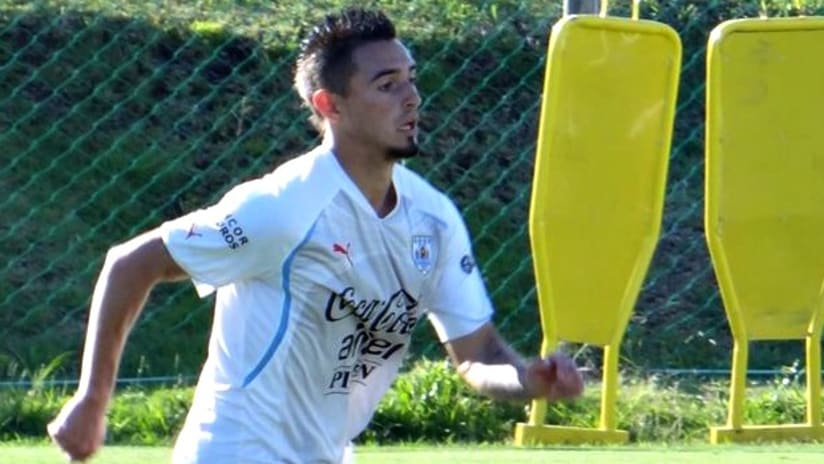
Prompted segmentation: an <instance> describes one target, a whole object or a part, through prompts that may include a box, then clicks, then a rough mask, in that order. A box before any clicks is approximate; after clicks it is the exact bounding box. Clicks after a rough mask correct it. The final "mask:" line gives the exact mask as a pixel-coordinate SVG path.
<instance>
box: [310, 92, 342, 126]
mask: <svg viewBox="0 0 824 464" xmlns="http://www.w3.org/2000/svg"><path fill="white" fill-rule="evenodd" d="M336 97H337V96H336V95H335V94H333V93H332V92H330V91H329V90H327V89H318V90H315V93H313V94H312V106H314V107H315V110H316V111H317V112H318V113H320V115H321V117H323V119H326V120H327V121H329V122H335V121H337V119H338V117H339V115H340V112H339V111H338V105H337V98H336Z"/></svg>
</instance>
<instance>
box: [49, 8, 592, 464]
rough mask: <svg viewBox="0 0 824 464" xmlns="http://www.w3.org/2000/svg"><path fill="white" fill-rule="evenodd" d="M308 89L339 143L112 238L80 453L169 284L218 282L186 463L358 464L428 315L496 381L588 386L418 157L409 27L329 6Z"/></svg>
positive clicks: (71, 449)
mask: <svg viewBox="0 0 824 464" xmlns="http://www.w3.org/2000/svg"><path fill="white" fill-rule="evenodd" d="M295 87H296V88H297V91H298V93H299V94H300V96H301V97H302V98H303V100H304V101H305V103H306V105H307V106H308V107H309V108H310V109H311V111H312V120H313V123H314V124H315V125H316V127H317V128H318V129H319V130H320V131H321V132H322V133H323V142H322V143H321V145H319V146H318V147H316V148H314V149H313V150H311V151H309V152H308V153H306V154H304V155H302V156H299V157H297V158H295V159H293V160H291V161H289V162H287V163H285V164H283V165H282V166H280V167H279V168H277V169H276V170H275V171H273V172H272V173H271V174H269V175H266V176H263V177H261V178H259V179H256V180H252V181H249V182H246V183H243V184H241V185H239V186H237V187H235V188H234V189H233V190H231V191H230V192H229V193H228V194H226V195H225V196H224V197H223V198H222V199H221V200H220V201H219V202H218V203H217V204H215V205H212V206H209V207H207V208H205V209H201V210H198V211H194V212H192V213H189V214H187V215H184V216H182V217H180V218H178V219H174V220H171V221H169V222H166V223H164V224H162V225H160V227H158V228H156V229H154V230H151V231H149V232H146V233H144V234H142V235H139V236H137V237H135V238H133V239H131V240H129V241H127V242H126V243H123V244H120V245H117V246H114V247H112V248H111V249H110V250H109V252H108V254H107V256H106V260H105V264H104V265H103V269H102V270H101V272H100V275H99V277H98V281H97V284H96V286H95V289H94V294H93V298H92V303H91V308H90V319H89V323H88V331H87V334H86V341H85V347H84V353H83V363H82V372H81V375H80V384H79V386H78V390H77V392H76V393H75V394H74V396H73V397H72V399H71V400H70V401H69V402H68V403H67V404H66V405H65V406H64V407H63V409H62V410H61V411H60V413H59V415H58V416H57V417H56V418H55V419H54V420H53V421H52V422H51V423H50V424H49V427H48V431H49V434H50V435H51V437H52V439H53V440H54V441H55V442H56V443H57V445H58V446H59V447H60V448H62V449H63V451H64V452H65V453H66V454H68V456H69V457H70V458H72V459H80V460H82V459H85V458H87V457H89V456H91V455H92V454H93V453H94V452H95V451H96V450H97V449H98V448H99V447H100V446H101V444H102V441H103V437H104V433H105V432H104V431H105V414H106V408H107V404H108V402H109V400H110V398H111V395H112V390H113V386H114V383H115V377H116V372H117V367H118V363H119V360H120V357H121V354H122V351H123V346H124V343H125V340H126V336H127V333H128V332H129V330H130V328H131V326H132V325H133V323H134V321H135V319H136V318H137V317H138V315H139V313H140V311H141V308H142V306H143V304H144V302H145V300H146V298H147V296H148V294H149V292H150V291H151V289H152V287H153V286H154V285H155V284H157V283H159V282H163V281H171V280H181V279H185V278H188V279H191V281H192V282H193V283H194V287H195V288H196V290H197V292H198V293H199V294H200V295H201V296H206V295H209V294H211V293H213V292H214V293H216V296H215V313H214V323H213V328H212V333H211V337H210V341H209V354H208V358H207V360H206V362H205V364H204V366H203V370H202V372H201V375H200V378H199V380H198V384H197V388H196V391H195V395H194V400H193V404H192V406H191V409H190V411H189V414H188V416H187V419H186V422H185V425H184V426H183V429H182V431H181V432H180V434H179V436H178V438H177V442H176V445H175V449H174V452H173V460H174V462H176V463H181V464H183V463H208V464H221V463H226V464H229V463H231V464H239V463H275V462H291V463H305V462H325V463H339V462H347V461H349V460H351V458H352V449H351V440H352V439H353V438H355V437H356V436H357V435H358V434H359V433H360V432H361V431H362V430H363V429H364V428H365V427H366V426H367V424H368V422H369V420H370V418H371V416H372V414H373V412H374V410H375V408H376V406H377V404H378V402H379V400H380V398H381V397H382V395H383V394H384V393H385V392H386V390H387V389H388V388H389V386H390V385H391V383H392V381H393V379H394V378H395V377H396V375H397V373H398V368H399V366H400V364H401V361H402V359H403V358H404V355H405V354H406V352H407V349H408V348H409V341H410V335H411V333H412V331H413V329H414V328H415V326H416V325H417V324H418V323H419V321H421V319H422V318H424V316H426V317H427V318H428V320H429V321H430V322H431V324H432V325H433V327H434V330H435V332H436V333H437V336H438V337H439V339H440V340H441V341H442V342H443V344H444V345H445V348H446V351H447V352H448V354H449V356H450V357H451V359H452V360H453V361H454V363H455V365H456V367H457V370H458V372H459V373H460V375H461V376H462V377H463V378H464V379H465V380H466V381H467V382H468V383H469V384H470V385H471V386H472V387H474V388H475V389H477V391H479V392H481V393H483V394H486V395H489V396H491V397H493V398H500V399H519V400H528V399H531V398H546V399H548V400H550V401H554V400H559V399H564V398H571V397H575V396H576V395H578V394H580V393H581V391H582V389H583V381H582V378H581V375H580V373H579V372H578V370H577V369H576V366H575V364H574V363H573V362H572V360H570V359H569V358H568V357H565V356H564V355H562V354H554V355H552V356H550V357H548V358H547V359H536V360H525V359H523V358H521V357H520V356H519V355H517V354H516V353H515V352H514V350H512V349H511V348H510V347H509V345H508V344H507V343H506V342H505V341H504V340H502V338H501V337H500V336H499V334H498V332H497V331H496V329H495V328H494V326H493V325H492V323H491V322H490V320H491V316H492V306H491V304H490V300H489V297H488V295H487V292H486V289H485V288H484V284H483V281H482V278H481V275H480V273H479V270H478V267H477V266H476V265H475V260H474V259H473V256H472V251H471V246H470V239H469V234H468V232H467V229H466V227H465V225H464V223H463V220H462V218H461V216H460V213H459V211H458V209H457V208H456V207H455V206H454V204H453V203H452V202H451V201H450V200H448V199H447V198H446V197H445V196H444V195H443V194H442V193H440V192H438V191H436V190H435V189H434V188H433V187H432V186H430V185H429V184H428V183H427V182H426V181H424V180H423V179H421V178H420V177H418V176H417V175H416V174H414V173H412V172H411V171H410V170H408V169H407V168H405V167H404V166H403V165H401V164H399V161H400V160H403V159H405V158H409V157H411V156H414V155H415V154H416V153H417V152H418V108H419V106H420V103H421V98H420V96H419V94H418V90H417V88H416V86H415V61H414V60H413V58H412V56H411V55H410V53H409V50H408V49H407V48H406V47H405V46H404V45H403V44H402V43H401V42H400V41H399V40H398V39H397V38H396V35H395V29H394V26H393V24H392V22H391V21H390V20H389V19H387V17H386V16H385V15H384V14H383V13H381V12H379V11H370V10H362V9H349V10H345V11H343V12H341V13H340V14H337V15H330V16H327V17H326V18H325V19H324V20H323V21H322V22H321V23H320V24H319V25H317V26H316V27H315V28H314V29H312V30H311V31H310V32H309V34H308V36H307V37H306V39H305V40H304V41H303V43H302V46H301V50H300V56H299V58H298V61H297V69H296V75H295Z"/></svg>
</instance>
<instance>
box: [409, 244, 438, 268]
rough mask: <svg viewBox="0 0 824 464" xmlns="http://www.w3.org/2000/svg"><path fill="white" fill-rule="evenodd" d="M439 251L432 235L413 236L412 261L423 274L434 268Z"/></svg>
mask: <svg viewBox="0 0 824 464" xmlns="http://www.w3.org/2000/svg"><path fill="white" fill-rule="evenodd" d="M437 251H438V250H437V249H436V247H435V239H434V238H433V237H432V236H431V235H413V236H412V262H414V263H415V267H416V268H418V270H419V271H421V272H422V273H423V274H426V273H427V272H429V271H431V270H432V265H433V263H434V262H435V258H436V257H437Z"/></svg>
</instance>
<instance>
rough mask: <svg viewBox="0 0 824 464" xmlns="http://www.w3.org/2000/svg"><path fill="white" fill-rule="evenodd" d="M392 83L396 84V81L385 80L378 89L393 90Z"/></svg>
mask: <svg viewBox="0 0 824 464" xmlns="http://www.w3.org/2000/svg"><path fill="white" fill-rule="evenodd" d="M392 84H394V82H392V81H387V82H384V83H383V84H381V85H379V86H378V90H381V91H384V92H385V91H387V90H392Z"/></svg>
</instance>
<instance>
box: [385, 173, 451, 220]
mask: <svg viewBox="0 0 824 464" xmlns="http://www.w3.org/2000/svg"><path fill="white" fill-rule="evenodd" d="M395 180H396V182H397V183H398V184H399V185H398V188H399V190H400V192H401V195H403V196H404V197H406V199H407V201H408V202H410V204H411V205H412V206H413V207H414V208H415V209H418V210H420V211H422V212H424V213H426V214H429V215H431V216H434V217H436V218H438V219H440V220H441V221H443V222H446V223H450V224H451V223H453V222H454V221H455V220H456V219H458V218H459V217H460V213H459V211H458V209H457V207H456V206H455V204H454V203H453V201H452V200H451V199H450V198H449V196H447V195H446V193H444V192H443V191H441V190H440V189H438V188H437V187H435V186H434V185H432V184H431V183H430V182H429V181H428V180H426V179H425V178H423V176H421V175H420V174H418V173H417V172H415V171H413V170H411V169H409V168H408V167H406V166H404V165H401V164H399V165H398V166H397V169H396V171H395Z"/></svg>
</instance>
